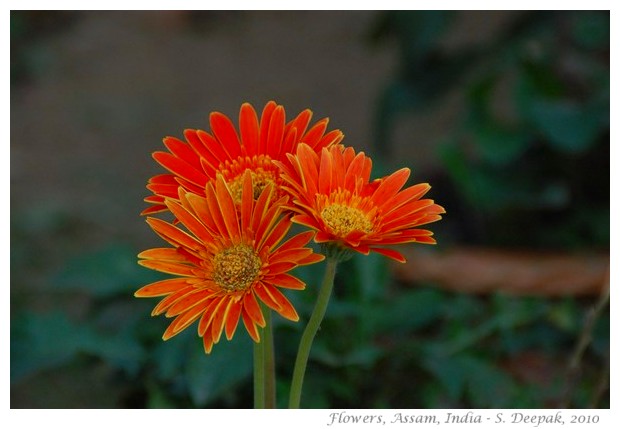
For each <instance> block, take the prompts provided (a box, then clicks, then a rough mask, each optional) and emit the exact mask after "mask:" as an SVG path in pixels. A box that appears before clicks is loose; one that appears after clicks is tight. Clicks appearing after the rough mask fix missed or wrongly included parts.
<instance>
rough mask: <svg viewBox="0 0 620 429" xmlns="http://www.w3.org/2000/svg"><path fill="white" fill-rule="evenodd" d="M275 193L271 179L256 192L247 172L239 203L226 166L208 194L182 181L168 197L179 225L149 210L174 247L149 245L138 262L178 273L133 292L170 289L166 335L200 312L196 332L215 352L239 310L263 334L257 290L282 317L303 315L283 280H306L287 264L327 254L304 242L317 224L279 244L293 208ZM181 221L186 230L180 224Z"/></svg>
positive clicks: (160, 309) (299, 285)
mask: <svg viewBox="0 0 620 429" xmlns="http://www.w3.org/2000/svg"><path fill="white" fill-rule="evenodd" d="M274 196H275V191H274V187H273V185H269V186H267V187H266V188H265V189H264V190H263V191H262V192H261V194H260V195H259V197H258V198H257V199H256V200H255V199H254V191H253V183H252V175H251V173H250V172H246V173H245V174H244V176H243V182H242V190H241V204H240V208H239V210H238V209H237V207H235V202H234V199H233V196H232V194H231V190H230V188H229V187H228V186H227V184H226V182H225V180H224V177H223V176H222V175H221V174H220V175H218V176H217V178H216V180H215V183H209V184H208V185H207V187H206V192H205V197H203V196H199V195H196V194H193V193H190V192H185V191H183V190H182V189H180V190H179V196H178V200H175V199H166V200H165V204H166V207H167V208H168V209H169V210H170V211H171V212H172V214H173V215H174V216H175V217H176V219H177V220H178V223H177V224H176V225H172V224H170V223H168V222H165V221H163V220H161V219H156V218H152V217H149V218H147V222H148V223H149V225H150V226H151V227H152V228H153V229H154V230H155V232H157V233H158V234H159V235H160V236H161V237H162V238H163V239H164V240H166V241H167V242H168V243H170V244H171V245H172V246H173V247H171V248H170V247H167V248H157V249H150V250H146V251H144V252H142V253H140V254H139V255H138V257H139V258H141V260H140V261H139V263H140V264H141V265H143V266H145V267H148V268H151V269H153V270H157V271H161V272H164V273H168V274H172V275H174V276H175V277H174V278H171V279H167V280H162V281H158V282H155V283H151V284H149V285H147V286H144V287H142V288H141V289H140V290H138V291H137V292H136V293H135V296H136V297H140V298H141V297H158V296H165V298H164V299H163V300H162V301H160V302H159V304H158V305H157V306H156V307H155V308H154V310H153V312H152V315H153V316H155V315H160V314H162V313H165V315H166V316H167V317H174V318H175V319H174V320H173V321H172V323H171V324H170V325H169V326H168V328H167V329H166V331H165V332H164V335H163V339H164V340H167V339H169V338H171V337H173V336H174V335H176V334H178V333H179V332H181V331H182V330H183V329H185V328H187V327H188V326H189V325H191V324H192V323H193V322H194V321H196V320H199V322H198V335H199V336H201V337H202V338H203V344H204V349H205V352H207V353H210V352H211V348H212V347H213V344H215V343H217V342H218V341H219V339H220V337H221V335H222V332H223V331H225V332H226V338H228V339H229V340H230V339H231V338H232V336H233V334H234V332H235V330H236V328H237V324H238V322H239V318H241V319H242V320H243V323H244V325H245V327H246V329H247V331H248V333H249V334H250V336H251V337H252V339H253V340H254V341H256V342H259V341H260V337H259V331H258V329H257V327H259V326H260V327H264V326H265V319H264V318H263V313H262V311H261V308H260V306H259V303H258V300H257V298H258V299H260V300H261V301H263V302H264V303H265V304H266V305H267V307H269V308H271V309H273V310H274V311H276V312H278V313H279V314H281V315H282V316H283V317H285V318H287V319H290V320H294V321H296V320H298V319H299V317H298V316H297V313H296V311H295V309H294V308H293V306H292V305H291V303H290V302H289V301H288V299H287V298H286V297H285V296H284V295H283V294H282V292H280V291H279V288H287V289H304V287H305V284H304V283H303V282H302V281H301V280H299V279H298V278H296V277H294V276H292V275H290V274H288V271H290V270H292V269H293V268H295V267H297V266H299V265H307V264H312V263H315V262H319V261H321V260H323V256H322V255H319V254H316V253H313V251H312V249H310V248H308V247H305V246H306V244H307V243H308V242H309V241H310V240H311V239H312V236H313V235H314V232H313V231H307V232H303V233H301V234H298V235H296V236H294V237H292V238H290V239H289V240H288V241H286V242H285V243H283V244H281V245H279V246H278V244H279V243H280V242H281V241H282V239H283V238H284V236H285V235H286V234H287V233H288V231H289V229H290V227H291V225H292V223H291V221H290V216H282V215H281V210H282V209H283V203H284V202H285V200H286V197H283V198H281V199H280V200H278V201H274ZM181 224H182V225H184V226H185V228H186V229H187V231H185V230H182V229H180V228H179V226H180V225H181Z"/></svg>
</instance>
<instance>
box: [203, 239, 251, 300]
mask: <svg viewBox="0 0 620 429" xmlns="http://www.w3.org/2000/svg"><path fill="white" fill-rule="evenodd" d="M261 265H262V261H261V259H260V258H259V257H258V255H257V254H256V252H254V250H253V249H252V248H251V247H250V246H248V245H245V244H238V245H236V246H232V247H229V248H227V249H224V250H222V251H220V252H218V253H217V254H216V255H215V256H214V257H213V281H214V282H215V284H217V285H218V286H219V287H221V288H222V289H224V290H225V291H227V292H236V291H244V290H246V289H247V288H249V287H250V286H251V285H252V283H254V281H255V280H256V278H257V277H258V274H259V273H260V268H261Z"/></svg>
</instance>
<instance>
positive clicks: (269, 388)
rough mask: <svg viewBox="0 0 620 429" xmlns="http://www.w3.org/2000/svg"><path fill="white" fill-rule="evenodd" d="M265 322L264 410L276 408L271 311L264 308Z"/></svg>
mask: <svg viewBox="0 0 620 429" xmlns="http://www.w3.org/2000/svg"><path fill="white" fill-rule="evenodd" d="M263 306H264V304H263ZM264 309H265V311H264V314H265V322H267V325H266V326H265V329H263V342H264V343H265V346H264V347H263V365H264V368H265V379H264V383H265V385H264V389H265V408H275V407H276V361H275V356H274V351H273V328H272V324H271V310H270V309H268V308H267V307H266V306H264Z"/></svg>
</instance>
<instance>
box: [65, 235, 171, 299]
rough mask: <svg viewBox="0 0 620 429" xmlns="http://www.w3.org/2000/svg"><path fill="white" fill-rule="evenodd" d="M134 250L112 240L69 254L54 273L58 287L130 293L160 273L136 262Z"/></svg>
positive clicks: (102, 294) (105, 293) (105, 294)
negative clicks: (69, 256)
mask: <svg viewBox="0 0 620 429" xmlns="http://www.w3.org/2000/svg"><path fill="white" fill-rule="evenodd" d="M137 253H138V252H136V251H135V250H133V249H131V248H130V247H129V246H126V245H123V244H118V243H113V244H110V245H108V246H106V247H104V248H102V249H100V250H97V251H95V252H92V253H86V254H82V255H78V256H75V257H73V258H70V259H69V260H68V261H67V263H66V266H65V267H64V268H63V269H62V270H61V271H60V273H59V274H58V275H57V276H56V277H55V279H54V283H55V285H56V287H57V289H59V290H64V291H79V292H83V293H87V294H89V295H93V296H95V297H97V298H108V297H112V296H115V295H128V296H131V295H132V294H133V292H135V291H136V290H137V289H139V288H140V287H142V286H144V285H145V284H147V283H151V282H154V281H157V280H159V279H161V278H162V275H161V274H159V273H157V272H155V271H152V270H147V269H145V268H143V267H141V266H139V265H138V264H137V260H138V259H137V256H136V255H137Z"/></svg>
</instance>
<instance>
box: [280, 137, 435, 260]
mask: <svg viewBox="0 0 620 429" xmlns="http://www.w3.org/2000/svg"><path fill="white" fill-rule="evenodd" d="M288 157H289V160H290V162H289V163H288V164H287V165H285V164H284V163H277V164H278V165H279V166H280V167H281V168H282V169H283V173H282V178H283V180H284V181H285V182H287V184H288V185H287V186H286V188H287V189H288V191H289V192H290V194H291V195H292V197H293V203H294V207H293V210H295V211H296V212H297V213H298V214H297V215H296V216H294V217H293V218H292V220H293V222H296V223H299V224H302V225H306V226H308V227H310V228H312V229H314V230H316V231H317V234H316V236H315V239H314V240H315V241H316V242H317V243H325V244H332V245H331V246H328V247H327V250H328V251H331V252H336V253H335V254H334V255H333V256H337V253H338V252H340V251H342V250H344V251H345V254H349V253H350V251H351V250H352V251H356V252H360V253H363V254H366V255H367V254H368V253H369V252H370V251H374V252H377V253H380V254H383V255H385V256H388V257H390V258H392V259H395V260H397V261H399V262H405V258H404V257H403V255H402V254H401V253H400V252H398V251H396V250H394V249H390V248H386V247H384V246H388V245H393V244H402V243H413V242H415V243H427V244H434V243H435V240H434V239H433V238H432V237H431V236H432V235H433V233H432V232H431V231H428V230H425V229H418V228H417V227H418V226H421V225H424V224H427V223H430V222H435V221H437V220H439V219H441V216H440V215H441V214H442V213H445V210H444V209H443V207H441V206H439V205H437V204H434V202H433V200H430V199H420V198H421V197H422V196H423V195H424V194H426V192H428V190H429V189H430V186H429V185H428V184H427V183H421V184H418V185H413V186H411V187H408V188H406V189H403V190H401V188H402V187H403V186H404V185H405V183H406V182H407V179H408V178H409V174H410V171H409V169H408V168H403V169H401V170H398V171H396V172H395V173H393V174H391V175H389V176H386V177H384V178H381V179H377V180H374V181H370V173H371V169H372V161H371V159H370V158H369V157H367V156H366V155H364V153H363V152H360V153H358V154H355V151H354V150H353V148H351V147H347V148H344V147H343V146H342V145H335V146H331V147H329V148H323V149H322V150H321V152H320V154H317V153H316V152H315V151H314V150H312V148H310V147H309V146H306V145H304V144H300V145H299V147H298V148H297V152H296V155H289V156H288Z"/></svg>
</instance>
